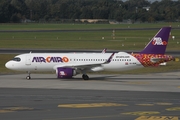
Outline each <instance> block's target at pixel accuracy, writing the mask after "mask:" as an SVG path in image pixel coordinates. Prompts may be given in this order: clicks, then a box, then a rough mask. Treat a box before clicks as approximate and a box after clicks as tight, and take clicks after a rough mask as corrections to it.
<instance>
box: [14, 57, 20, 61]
mask: <svg viewBox="0 0 180 120" xmlns="http://www.w3.org/2000/svg"><path fill="white" fill-rule="evenodd" d="M12 60H13V61H17V62H19V61H21V58H19V57H15V58H13V59H12Z"/></svg>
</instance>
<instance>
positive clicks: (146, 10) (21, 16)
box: [0, 0, 180, 23]
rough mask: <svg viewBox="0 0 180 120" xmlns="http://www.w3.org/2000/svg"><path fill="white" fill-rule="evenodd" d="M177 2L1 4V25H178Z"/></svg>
mask: <svg viewBox="0 0 180 120" xmlns="http://www.w3.org/2000/svg"><path fill="white" fill-rule="evenodd" d="M179 8H180V0H178V1H172V0H162V1H159V2H158V1H155V2H153V3H151V2H149V1H147V0H127V1H122V0H0V23H10V22H13V23H16V22H21V21H24V20H29V21H36V22H38V21H40V20H45V21H52V20H53V21H60V20H62V19H70V20H72V21H74V20H75V19H108V20H116V21H119V22H121V21H123V20H128V19H130V20H132V21H134V22H136V21H140V22H156V21H169V22H170V21H171V22H173V21H180V9H179Z"/></svg>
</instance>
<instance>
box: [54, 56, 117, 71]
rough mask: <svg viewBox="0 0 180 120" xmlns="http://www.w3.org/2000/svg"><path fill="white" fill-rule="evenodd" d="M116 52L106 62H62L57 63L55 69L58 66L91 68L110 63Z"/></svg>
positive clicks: (81, 68)
mask: <svg viewBox="0 0 180 120" xmlns="http://www.w3.org/2000/svg"><path fill="white" fill-rule="evenodd" d="M114 54H115V53H112V54H111V56H110V57H109V58H108V59H107V61H105V62H101V63H100V62H98V63H70V64H61V65H56V66H54V67H53V69H54V70H56V69H57V68H58V67H68V68H73V69H80V70H85V69H86V70H89V69H91V68H93V67H98V66H101V65H102V64H108V63H110V62H111V60H112V58H113V56H114Z"/></svg>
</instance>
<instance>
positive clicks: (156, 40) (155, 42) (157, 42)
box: [152, 37, 167, 45]
mask: <svg viewBox="0 0 180 120" xmlns="http://www.w3.org/2000/svg"><path fill="white" fill-rule="evenodd" d="M152 44H153V45H167V42H166V41H162V39H161V37H154V39H153V41H152Z"/></svg>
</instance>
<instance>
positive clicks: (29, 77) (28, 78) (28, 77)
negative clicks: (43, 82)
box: [26, 71, 31, 80]
mask: <svg viewBox="0 0 180 120" xmlns="http://www.w3.org/2000/svg"><path fill="white" fill-rule="evenodd" d="M28 74H29V75H28V76H27V77H26V79H27V80H30V79H31V76H30V74H31V73H30V72H29V71H28Z"/></svg>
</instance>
